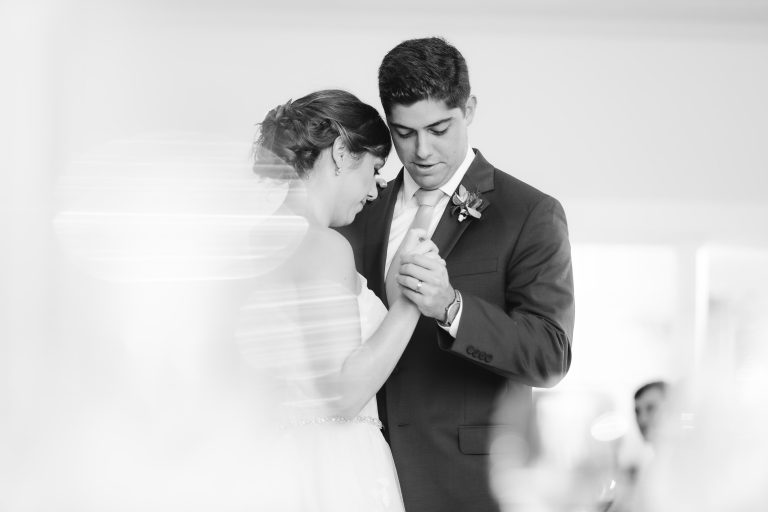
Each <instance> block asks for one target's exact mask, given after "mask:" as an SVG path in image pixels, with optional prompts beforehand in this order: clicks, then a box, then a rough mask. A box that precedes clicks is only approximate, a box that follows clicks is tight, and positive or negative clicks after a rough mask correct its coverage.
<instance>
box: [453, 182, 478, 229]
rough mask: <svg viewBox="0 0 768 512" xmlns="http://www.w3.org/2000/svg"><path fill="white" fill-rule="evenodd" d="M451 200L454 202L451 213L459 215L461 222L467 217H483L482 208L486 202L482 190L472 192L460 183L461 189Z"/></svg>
mask: <svg viewBox="0 0 768 512" xmlns="http://www.w3.org/2000/svg"><path fill="white" fill-rule="evenodd" d="M451 202H453V204H454V206H453V209H452V210H451V213H453V214H454V215H458V219H459V222H464V219H466V218H467V217H473V218H475V219H479V218H480V217H482V215H481V214H480V210H481V209H482V208H483V206H485V203H486V201H485V199H483V198H482V197H481V196H480V192H470V191H468V190H467V189H466V188H465V187H464V185H459V190H457V191H456V192H455V193H454V194H453V197H452V198H451Z"/></svg>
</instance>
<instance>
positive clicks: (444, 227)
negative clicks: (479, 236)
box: [432, 149, 494, 259]
mask: <svg viewBox="0 0 768 512" xmlns="http://www.w3.org/2000/svg"><path fill="white" fill-rule="evenodd" d="M474 151H475V159H474V160H472V164H471V165H470V166H469V169H467V173H466V174H465V175H464V179H462V180H461V184H462V185H464V187H465V188H466V189H467V190H469V191H472V192H474V191H477V192H479V193H481V194H482V193H485V192H489V191H491V190H493V170H494V168H493V166H492V165H491V164H489V163H488V161H487V160H486V159H485V158H483V155H482V154H480V151H479V150H477V149H475V150H474ZM456 188H457V190H458V187H456ZM454 192H455V191H454ZM488 206H489V203H488V201H487V199H486V203H485V204H484V205H483V207H482V209H485V208H487V207H488ZM453 207H454V204H453V203H452V202H451V201H450V200H449V201H448V206H446V207H445V211H444V212H443V216H442V217H441V218H440V222H439V223H438V225H437V228H436V229H435V232H434V234H433V235H432V241H433V242H435V245H437V247H438V249H440V257H441V258H443V259H446V258H447V257H448V255H449V254H450V253H451V251H452V250H453V248H454V247H455V246H456V243H457V242H458V241H459V238H461V235H462V234H463V233H464V231H465V230H466V229H467V228H468V227H469V225H470V224H471V223H472V222H478V221H480V220H482V218H481V219H472V218H471V217H469V218H467V219H464V221H463V222H459V221H458V218H457V217H456V216H455V215H453V213H452V210H453ZM481 212H482V210H481Z"/></svg>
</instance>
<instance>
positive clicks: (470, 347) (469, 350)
mask: <svg viewBox="0 0 768 512" xmlns="http://www.w3.org/2000/svg"><path fill="white" fill-rule="evenodd" d="M467 354H469V355H471V356H473V355H475V347H473V346H472V345H470V346H468V347H467Z"/></svg>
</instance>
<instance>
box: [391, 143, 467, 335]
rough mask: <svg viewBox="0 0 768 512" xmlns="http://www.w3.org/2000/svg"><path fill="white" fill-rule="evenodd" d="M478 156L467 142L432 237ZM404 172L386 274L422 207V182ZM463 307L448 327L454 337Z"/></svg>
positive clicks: (435, 213)
mask: <svg viewBox="0 0 768 512" xmlns="http://www.w3.org/2000/svg"><path fill="white" fill-rule="evenodd" d="M474 158H475V153H474V152H473V151H472V147H471V146H470V145H467V155H466V156H465V157H464V161H463V162H462V163H461V165H460V166H459V168H458V169H456V172H454V173H453V176H451V179H449V180H448V181H447V182H445V183H444V184H443V185H442V186H441V187H440V190H442V191H443V192H444V193H445V195H443V197H442V198H440V200H439V201H438V202H437V204H436V205H435V209H434V211H433V212H432V220H431V222H430V224H429V229H428V230H427V234H428V235H429V236H432V234H433V233H434V232H435V229H436V228H437V224H438V223H439V222H440V218H441V217H442V216H443V212H444V211H445V208H446V206H448V202H449V201H450V200H451V195H452V194H453V193H454V191H455V190H456V189H457V188H458V186H459V184H460V183H461V180H463V179H464V175H465V174H467V169H469V166H470V164H471V163H472V160H474ZM403 174H404V176H403V186H402V187H400V191H399V192H398V194H397V199H396V201H395V211H394V213H393V214H392V226H391V227H390V229H389V242H388V245H387V261H386V263H385V266H384V275H386V274H387V272H389V266H390V265H391V264H392V260H393V259H394V257H395V253H396V252H397V248H398V247H400V244H401V243H402V242H403V239H404V238H405V235H406V233H407V232H408V228H409V227H410V225H411V223H413V219H414V218H415V217H416V211H417V210H418V209H419V205H418V203H417V202H416V197H415V194H416V191H417V190H419V185H418V184H417V183H416V182H415V181H414V180H413V178H411V175H410V174H408V171H407V170H406V171H405V172H404V173H403ZM463 309H464V306H463V304H462V306H461V307H460V308H459V312H458V313H457V314H456V318H455V319H454V321H453V323H452V324H451V327H450V329H447V328H446V330H447V331H448V332H449V333H450V334H451V336H453V337H454V338H455V337H456V333H457V332H458V330H459V320H460V319H461V312H462V310H463Z"/></svg>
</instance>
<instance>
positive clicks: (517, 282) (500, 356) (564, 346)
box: [437, 196, 574, 387]
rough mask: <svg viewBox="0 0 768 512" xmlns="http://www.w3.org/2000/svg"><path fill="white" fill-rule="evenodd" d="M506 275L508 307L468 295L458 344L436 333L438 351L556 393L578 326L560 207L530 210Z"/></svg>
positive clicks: (549, 204) (545, 203)
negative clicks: (556, 386)
mask: <svg viewBox="0 0 768 512" xmlns="http://www.w3.org/2000/svg"><path fill="white" fill-rule="evenodd" d="M505 270H506V272H505V274H506V283H505V302H506V304H505V306H504V307H500V306H499V305H497V304H492V303H490V302H488V301H486V300H483V299H482V298H480V297H476V296H472V295H468V294H465V293H463V292H462V298H463V302H464V304H463V308H464V309H463V312H462V318H461V322H460V324H459V330H458V332H457V335H456V338H455V339H453V338H452V337H451V336H450V335H449V334H448V333H446V332H445V331H443V330H442V329H438V334H437V336H438V343H439V345H440V347H441V348H443V349H444V350H449V351H452V352H453V353H455V354H456V355H458V356H460V357H464V358H467V359H469V360H470V361H473V362H475V363H477V364H479V365H481V366H483V367H485V368H487V369H488V370H489V371H492V372H494V373H498V374H501V375H504V376H506V377H508V378H511V379H513V380H516V381H519V382H521V383H524V384H526V385H529V386H536V387H550V386H554V385H555V384H557V383H558V382H559V381H560V380H561V379H562V378H563V377H564V376H565V374H566V372H567V371H568V369H569V367H570V364H571V339H572V336H573V323H574V298H573V271H572V268H571V248H570V243H569V241H568V226H567V222H566V219H565V212H564V211H563V208H562V206H561V205H560V203H559V202H558V201H557V200H555V199H553V198H551V197H549V196H547V197H545V198H544V199H542V200H541V201H539V202H538V203H537V204H536V205H535V206H534V207H533V208H532V210H531V211H530V213H529V215H528V218H527V219H526V221H525V223H524V224H523V227H522V229H521V231H520V234H519V237H518V240H517V242H516V245H515V248H514V250H513V252H512V256H511V257H510V258H509V260H508V262H507V264H506V269H505ZM460 290H461V289H460Z"/></svg>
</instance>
